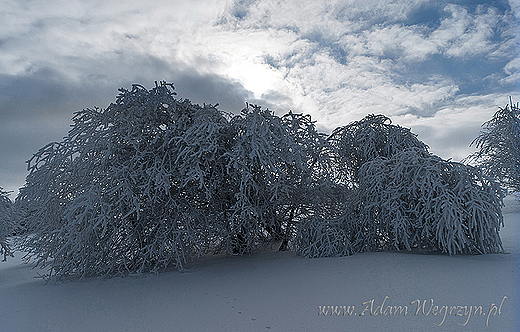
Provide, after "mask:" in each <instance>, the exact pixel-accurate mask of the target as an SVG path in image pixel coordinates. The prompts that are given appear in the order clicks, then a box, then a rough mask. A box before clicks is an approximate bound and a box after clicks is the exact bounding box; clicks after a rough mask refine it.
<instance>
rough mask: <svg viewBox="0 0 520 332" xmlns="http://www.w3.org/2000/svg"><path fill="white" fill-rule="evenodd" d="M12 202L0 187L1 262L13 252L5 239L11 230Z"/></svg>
mask: <svg viewBox="0 0 520 332" xmlns="http://www.w3.org/2000/svg"><path fill="white" fill-rule="evenodd" d="M12 215H13V208H12V202H11V200H10V199H9V193H8V192H6V191H4V190H3V188H2V187H0V256H3V257H4V258H3V261H5V260H6V259H7V256H12V255H13V252H12V250H11V247H10V245H9V242H8V239H7V237H8V236H9V235H10V234H11V230H12Z"/></svg>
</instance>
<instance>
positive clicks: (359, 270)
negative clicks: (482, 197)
mask: <svg viewBox="0 0 520 332" xmlns="http://www.w3.org/2000/svg"><path fill="white" fill-rule="evenodd" d="M504 212H505V214H504V217H505V227H504V228H503V229H502V231H501V237H502V240H503V244H504V249H505V253H503V254H492V255H481V256H476V255H471V256H469V255H464V256H462V255H457V256H448V255H433V254H428V255H424V254H420V253H409V252H399V253H396V252H373V253H362V254H356V255H353V256H349V257H340V258H320V259H307V258H302V257H299V256H296V255H295V253H294V252H275V251H273V252H264V253H261V254H259V255H255V256H251V257H240V258H231V257H211V258H207V259H204V260H203V261H197V262H194V263H192V264H190V266H189V270H188V271H187V272H184V273H181V272H178V271H176V270H168V271H165V272H162V273H160V274H159V275H149V276H140V277H127V278H113V279H108V280H98V279H96V278H90V279H87V280H83V281H80V282H78V281H71V282H61V283H57V284H54V283H49V284H45V282H44V281H43V280H42V279H38V278H34V277H35V276H37V274H38V272H39V271H38V270H37V269H36V270H35V269H31V267H30V266H28V265H25V264H23V263H21V260H20V257H21V253H19V252H18V253H16V257H15V258H14V259H9V260H8V261H7V262H4V263H0V331H2V332H3V331H284V332H288V331H459V330H460V331H519V328H520V322H519V318H518V313H519V312H520V307H519V302H520V301H519V300H520V298H519V284H520V280H518V279H519V277H518V276H519V274H518V272H519V260H520V204H518V202H515V201H514V200H513V199H512V198H511V197H508V198H506V207H505V208H504ZM424 301H426V302H424ZM432 301H433V306H432V305H431V302H432ZM418 303H420V305H421V306H422V305H423V304H424V306H423V307H424V313H423V308H421V309H420V310H419V311H418V312H417V308H418ZM382 304H383V306H382V308H381V305H382ZM320 306H321V311H320ZM329 306H334V307H330V308H329ZM336 306H338V307H336ZM343 306H344V307H343ZM349 306H350V307H349ZM399 306H401V309H399ZM430 307H431V308H430ZM332 309H334V310H335V313H336V314H332ZM396 309H397V310H396ZM345 312H346V314H345ZM325 313H326V315H324V314H325ZM331 314H332V315H331ZM337 314H339V315H337ZM436 324H437V325H438V326H437V325H436ZM463 324H465V326H462V325H463ZM486 324H487V326H486Z"/></svg>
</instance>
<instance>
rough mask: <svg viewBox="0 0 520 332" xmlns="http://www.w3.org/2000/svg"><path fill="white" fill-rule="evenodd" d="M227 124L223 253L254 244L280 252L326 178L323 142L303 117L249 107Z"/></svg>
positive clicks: (244, 250)
mask: <svg viewBox="0 0 520 332" xmlns="http://www.w3.org/2000/svg"><path fill="white" fill-rule="evenodd" d="M230 125H231V127H232V129H233V131H234V133H235V137H234V145H233V146H232V148H231V150H230V151H229V153H228V154H227V157H228V160H229V164H228V175H229V181H230V184H231V187H232V188H233V189H232V193H233V195H232V196H231V198H232V201H233V204H231V205H230V212H231V214H230V216H229V222H228V225H227V226H228V227H227V230H228V234H227V235H226V241H227V249H228V251H229V252H231V253H234V254H242V253H250V252H252V251H253V250H254V249H255V248H256V247H257V246H258V244H266V243H272V242H278V241H281V244H280V249H281V250H285V249H287V246H288V242H289V241H290V240H291V239H292V238H294V233H295V231H296V225H297V223H298V221H299V220H300V219H301V218H302V216H304V215H306V214H308V213H309V211H310V210H312V209H313V208H314V207H315V203H316V197H317V195H318V194H317V191H319V190H320V186H321V185H322V183H323V181H322V180H323V179H324V178H325V176H326V174H327V172H326V171H324V170H325V169H326V167H327V165H328V164H330V163H329V162H328V158H327V156H326V155H324V154H323V153H322V151H323V149H324V148H325V147H326V146H327V144H328V143H327V141H326V139H325V138H326V137H325V135H323V134H320V133H318V132H317V131H316V129H315V127H314V124H313V122H312V121H311V119H310V116H308V115H307V116H306V115H302V114H294V113H292V112H290V113H288V114H286V115H284V116H282V117H278V116H276V115H274V113H272V112H271V111H269V110H262V109H261V108H260V107H259V106H254V105H249V106H248V107H247V108H246V109H244V110H243V111H242V114H240V115H238V116H236V117H234V118H233V119H232V120H231V122H230Z"/></svg>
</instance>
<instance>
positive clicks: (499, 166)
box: [468, 101, 520, 192]
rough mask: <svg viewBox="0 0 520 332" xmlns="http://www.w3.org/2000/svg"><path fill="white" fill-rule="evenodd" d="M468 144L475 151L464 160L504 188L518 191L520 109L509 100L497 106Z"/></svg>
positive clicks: (519, 185)
mask: <svg viewBox="0 0 520 332" xmlns="http://www.w3.org/2000/svg"><path fill="white" fill-rule="evenodd" d="M482 126H483V129H482V131H481V132H480V134H479V136H478V137H477V138H476V139H475V140H474V141H473V142H472V144H475V146H476V147H477V148H478V151H477V152H475V153H474V154H472V155H471V156H469V157H468V160H469V161H475V162H476V163H477V164H478V165H479V166H480V167H481V168H482V169H483V170H484V172H485V173H486V174H488V175H490V176H493V177H495V178H496V179H497V180H498V181H499V182H500V183H501V184H502V185H503V186H504V187H505V188H508V189H510V190H512V191H517V192H518V191H520V108H519V107H518V104H517V105H514V104H513V102H512V101H511V102H510V104H509V105H506V106H505V107H504V108H502V107H499V109H498V111H497V112H496V113H495V114H494V115H493V118H492V119H491V120H489V121H487V122H485V123H484V124H483V125H482Z"/></svg>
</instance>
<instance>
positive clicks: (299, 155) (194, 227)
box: [16, 83, 330, 278]
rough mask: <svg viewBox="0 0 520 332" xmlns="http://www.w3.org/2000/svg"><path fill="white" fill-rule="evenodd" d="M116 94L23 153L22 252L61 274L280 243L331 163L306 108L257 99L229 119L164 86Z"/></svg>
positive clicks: (152, 265)
mask: <svg viewBox="0 0 520 332" xmlns="http://www.w3.org/2000/svg"><path fill="white" fill-rule="evenodd" d="M120 92H121V93H120V94H119V96H118V97H117V99H116V102H115V103H113V104H111V105H110V106H108V107H107V108H106V109H104V110H101V109H98V108H94V109H85V110H82V111H79V112H77V113H76V114H75V116H74V117H73V121H74V124H73V126H72V129H71V130H70V131H69V133H68V135H67V136H66V137H65V138H64V140H63V141H62V142H54V143H50V144H48V145H46V146H45V147H43V148H42V149H40V151H38V152H37V153H36V154H35V155H34V156H33V157H32V158H31V159H30V160H29V164H28V169H29V171H30V172H29V175H28V176H27V179H26V183H25V185H24V186H23V187H22V188H21V189H20V195H19V196H18V197H17V201H16V204H17V207H18V209H19V210H20V211H22V212H21V213H20V216H21V223H23V224H24V225H25V227H26V229H27V234H28V236H26V237H25V241H24V243H23V245H24V246H25V248H26V250H27V251H28V257H29V258H32V259H33V260H34V261H36V264H41V265H43V266H45V264H50V266H51V273H54V274H56V275H57V276H58V277H59V278H62V277H64V276H67V275H76V276H79V277H85V276H90V275H122V274H126V273H141V272H149V271H156V270H158V269H159V268H163V267H166V266H169V265H173V266H176V267H177V268H179V269H182V268H183V265H184V264H185V263H186V261H188V260H189V259H193V258H195V257H198V256H200V255H201V254H202V253H204V252H207V251H210V250H212V251H220V250H223V251H226V252H228V253H230V254H239V255H240V254H247V253H251V252H253V251H254V250H255V249H256V248H258V247H261V246H265V245H267V244H273V243H279V244H280V249H283V250H285V249H287V248H288V247H289V243H290V242H291V241H292V240H293V239H294V235H295V232H296V225H297V223H298V222H299V221H300V220H301V219H302V218H303V217H304V216H306V215H308V214H310V213H311V211H313V210H315V209H316V206H318V204H317V202H318V200H317V198H318V197H319V196H320V195H319V192H320V191H321V190H323V187H324V183H325V182H324V181H323V179H324V178H325V177H326V176H327V174H328V171H327V169H326V168H327V165H329V164H330V162H328V155H327V154H326V153H323V150H325V148H326V147H327V146H328V142H327V140H326V136H325V135H324V134H321V133H318V132H317V131H316V129H315V127H314V123H313V122H312V121H311V119H310V117H309V116H305V115H302V114H294V113H288V114H286V115H284V116H282V117H278V116H276V115H274V113H272V112H271V111H268V110H262V109H261V108H260V107H258V106H248V107H247V108H246V109H244V110H243V111H242V113H241V114H239V115H236V116H231V115H228V114H225V113H223V112H221V111H219V110H218V109H217V108H216V105H215V106H213V105H204V106H202V107H201V106H199V105H193V104H191V103H190V102H189V101H188V100H178V99H175V98H174V96H173V95H174V92H173V87H172V86H171V85H167V84H164V83H163V84H161V85H158V86H156V88H154V89H152V90H147V89H145V88H144V87H142V86H140V85H134V86H133V87H132V89H131V90H130V91H129V90H126V89H120Z"/></svg>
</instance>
